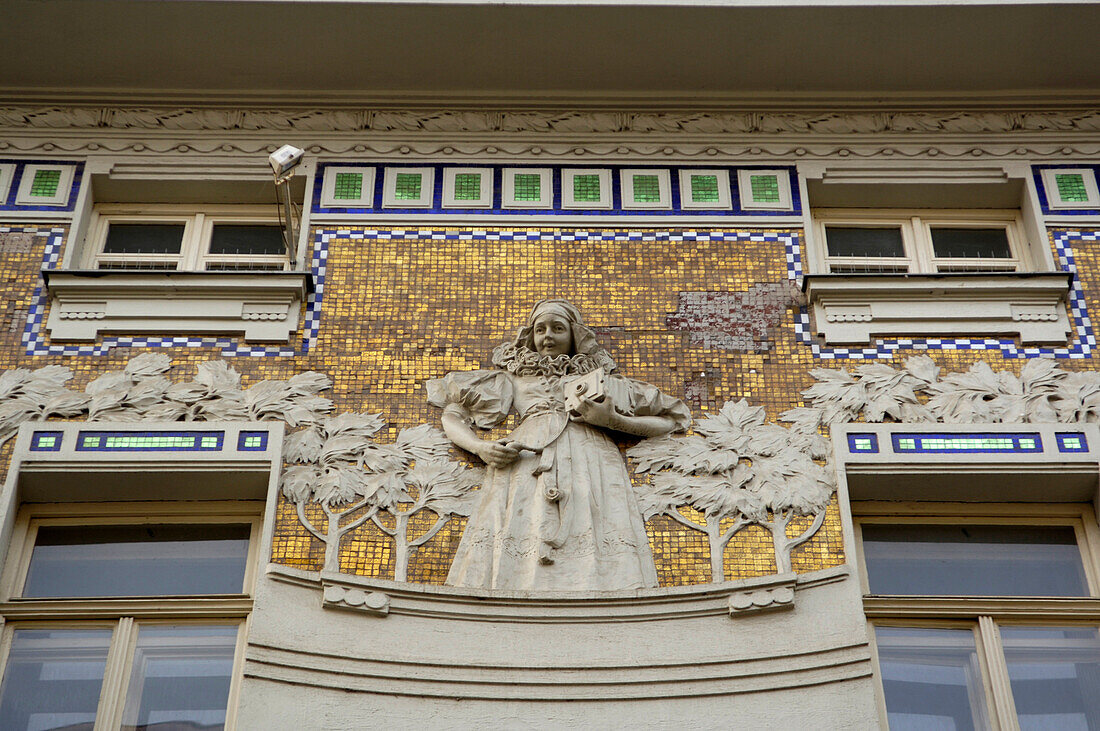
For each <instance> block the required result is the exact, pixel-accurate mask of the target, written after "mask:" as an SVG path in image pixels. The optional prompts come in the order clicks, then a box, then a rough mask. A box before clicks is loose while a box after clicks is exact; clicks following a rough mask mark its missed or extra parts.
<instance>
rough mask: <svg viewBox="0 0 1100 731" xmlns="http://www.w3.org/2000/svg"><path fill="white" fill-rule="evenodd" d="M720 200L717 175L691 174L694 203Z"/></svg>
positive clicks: (692, 199)
mask: <svg viewBox="0 0 1100 731" xmlns="http://www.w3.org/2000/svg"><path fill="white" fill-rule="evenodd" d="M718 200H719V198H718V176H717V175H692V176H691V201H692V203H717V202H718Z"/></svg>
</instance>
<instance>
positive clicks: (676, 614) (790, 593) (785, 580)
mask: <svg viewBox="0 0 1100 731" xmlns="http://www.w3.org/2000/svg"><path fill="white" fill-rule="evenodd" d="M848 573H849V569H848V566H847V565H842V566H836V567H833V568H829V569H823V570H821V571H815V572H813V573H808V574H794V573H788V574H775V575H772V576H761V577H758V578H752V579H745V580H742V581H729V582H724V583H721V584H700V585H697V586H676V587H667V588H657V589H637V590H629V591H615V592H553V593H549V592H522V591H485V590H477V589H459V588H455V587H449V586H431V585H426V584H408V583H405V582H398V581H389V580H386V579H367V578H362V577H358V576H351V575H348V574H338V573H330V572H321V573H314V572H309V571H302V570H300V569H293V568H290V567H287V566H279V565H277V564H270V565H269V567H268V575H269V576H270V577H271V578H272V579H275V580H277V581H282V582H288V583H293V584H299V585H303V586H310V587H313V588H315V589H323V592H324V594H323V597H324V598H323V602H324V606H325V607H327V608H333V609H347V610H352V611H361V612H364V613H366V614H370V615H375V616H389V615H401V614H407V615H417V616H423V617H436V618H441V619H461V620H467V621H475V622H494V621H508V622H539V623H555V622H568V623H578V622H582V623H583V622H615V623H620V622H646V621H656V620H663V619H680V618H690V617H707V616H718V615H730V616H737V615H740V614H750V613H757V612H762V611H774V610H781V609H789V608H791V607H792V606H793V605H794V604H795V603H797V593H798V592H800V591H803V590H805V589H807V588H810V587H813V586H819V585H822V584H828V583H832V582H836V581H841V580H843V579H844V578H846V577H847V576H848ZM349 597H350V598H351V599H352V601H348V598H349ZM360 599H362V601H360ZM368 599H369V600H370V601H368ZM383 599H385V601H384V602H383Z"/></svg>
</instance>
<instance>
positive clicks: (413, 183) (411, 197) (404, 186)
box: [393, 173, 423, 201]
mask: <svg viewBox="0 0 1100 731" xmlns="http://www.w3.org/2000/svg"><path fill="white" fill-rule="evenodd" d="M422 180H423V176H422V175H421V174H420V173H398V174H397V179H396V180H395V181H394V182H395V185H394V191H393V197H394V198H396V199H397V200H399V201H418V200H420V188H421V184H422Z"/></svg>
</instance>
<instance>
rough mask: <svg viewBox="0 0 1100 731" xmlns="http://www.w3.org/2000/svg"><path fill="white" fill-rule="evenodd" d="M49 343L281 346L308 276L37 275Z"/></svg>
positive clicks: (291, 328)
mask: <svg viewBox="0 0 1100 731" xmlns="http://www.w3.org/2000/svg"><path fill="white" fill-rule="evenodd" d="M43 276H44V278H45V280H46V288H47V289H48V290H49V293H50V316H49V318H48V319H47V321H46V329H47V330H48V331H49V333H50V337H51V338H53V339H55V340H77V341H88V340H95V339H96V337H98V336H99V334H100V333H105V332H111V333H123V334H132V333H142V334H145V333H156V334H158V335H159V334H175V333H198V334H218V335H221V334H243V336H244V339H245V340H246V341H248V342H286V341H287V340H288V339H289V338H290V336H291V335H293V334H294V332H295V331H296V330H297V329H298V320H299V313H300V311H301V303H302V301H303V300H304V299H305V297H306V292H307V287H308V285H309V277H310V275H309V273H308V272H156V271H152V272H151V271H137V270H133V271H102V270H91V271H57V270H49V271H45V272H43Z"/></svg>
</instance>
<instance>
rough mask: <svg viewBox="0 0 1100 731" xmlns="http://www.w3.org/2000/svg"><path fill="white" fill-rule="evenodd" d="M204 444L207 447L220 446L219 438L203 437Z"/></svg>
mask: <svg viewBox="0 0 1100 731" xmlns="http://www.w3.org/2000/svg"><path fill="white" fill-rule="evenodd" d="M202 446H203V447H207V448H213V447H216V446H218V438H217V437H203V438H202Z"/></svg>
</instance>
